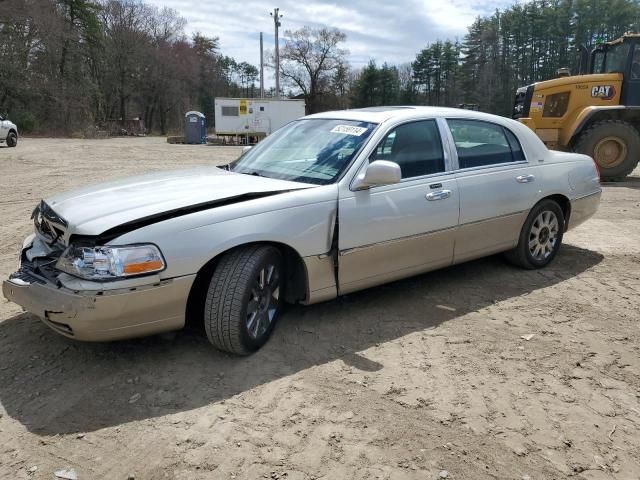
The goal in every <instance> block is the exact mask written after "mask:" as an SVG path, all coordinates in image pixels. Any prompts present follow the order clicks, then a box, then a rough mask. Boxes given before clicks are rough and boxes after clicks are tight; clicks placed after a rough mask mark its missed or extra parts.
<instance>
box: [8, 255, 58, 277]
mask: <svg viewBox="0 0 640 480" xmlns="http://www.w3.org/2000/svg"><path fill="white" fill-rule="evenodd" d="M58 256H59V255H57V256H49V257H37V258H34V259H33V260H29V259H28V258H27V257H26V255H25V254H24V253H23V254H22V259H21V262H20V268H19V269H18V271H17V272H14V273H12V274H11V275H10V276H9V278H10V279H14V278H17V279H20V280H22V281H24V282H27V283H41V284H46V283H47V282H49V283H53V284H54V285H55V284H57V283H58V275H60V271H59V270H57V269H56V268H55V263H56V261H57V260H58Z"/></svg>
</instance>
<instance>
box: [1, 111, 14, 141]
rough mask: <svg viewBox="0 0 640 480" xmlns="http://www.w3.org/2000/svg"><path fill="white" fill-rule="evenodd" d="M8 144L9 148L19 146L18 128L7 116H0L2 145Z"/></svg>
mask: <svg viewBox="0 0 640 480" xmlns="http://www.w3.org/2000/svg"><path fill="white" fill-rule="evenodd" d="M5 142H6V143H7V146H9V147H15V146H17V145H18V127H16V124H15V123H13V122H11V121H9V120H8V119H7V117H6V116H5V115H0V145H2V144H3V143H5Z"/></svg>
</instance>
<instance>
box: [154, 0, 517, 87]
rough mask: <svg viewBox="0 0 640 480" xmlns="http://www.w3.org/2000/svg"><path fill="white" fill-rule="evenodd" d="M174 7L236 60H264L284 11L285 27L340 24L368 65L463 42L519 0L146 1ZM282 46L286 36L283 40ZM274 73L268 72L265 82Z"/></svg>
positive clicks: (190, 27) (357, 63)
mask: <svg viewBox="0 0 640 480" xmlns="http://www.w3.org/2000/svg"><path fill="white" fill-rule="evenodd" d="M147 1H149V2H150V3H152V4H155V5H157V6H158V7H169V8H172V9H174V10H176V11H177V12H178V13H179V14H180V15H181V16H182V17H184V18H185V19H186V20H187V22H188V24H187V33H189V34H191V33H193V32H201V33H202V34H204V35H207V36H213V37H219V38H220V47H221V52H222V53H223V54H224V55H228V56H230V57H233V58H235V59H236V60H237V61H245V62H249V63H251V64H253V65H256V66H259V64H260V47H259V36H260V32H261V31H262V32H264V45H265V50H273V46H274V24H273V20H272V18H271V17H270V16H269V13H270V12H272V11H273V8H274V7H278V8H279V9H280V13H281V14H282V16H283V18H282V19H281V23H282V27H281V30H280V36H281V37H282V36H283V34H284V31H285V30H296V29H299V28H301V27H303V26H305V25H307V26H310V27H320V26H328V27H336V28H338V29H340V30H341V31H343V32H344V33H346V34H347V42H346V44H345V45H344V48H346V49H348V50H349V52H350V53H349V56H348V59H349V62H350V63H351V65H352V66H353V67H355V68H359V67H363V66H364V65H366V64H367V63H368V62H369V60H370V59H375V60H376V62H377V63H378V64H382V63H383V62H385V61H386V62H389V63H390V64H395V65H398V64H402V63H405V62H410V61H412V60H413V59H414V58H415V55H416V53H417V52H418V51H420V50H421V49H422V48H424V47H425V46H426V45H427V43H430V42H434V41H436V40H438V39H441V40H445V39H451V40H455V39H456V38H458V39H460V40H462V39H463V37H464V35H465V34H466V33H467V27H468V26H469V25H470V24H471V23H472V22H473V21H474V19H475V18H476V17H477V16H478V15H487V14H491V13H492V12H493V11H495V9H496V8H504V7H507V6H509V5H511V4H513V3H515V1H516V0H422V1H420V0H397V1H375V0H344V1H342V2H332V1H324V0H272V1H271V2H266V1H258V0H244V1H241V2H238V1H237V0H236V1H229V0H227V1H211V0H147ZM280 41H281V45H282V38H281V40H280ZM270 75H271V73H269V72H265V84H270V83H272V82H271V78H270Z"/></svg>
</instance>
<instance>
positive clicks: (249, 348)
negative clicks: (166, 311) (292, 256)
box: [204, 245, 284, 355]
mask: <svg viewBox="0 0 640 480" xmlns="http://www.w3.org/2000/svg"><path fill="white" fill-rule="evenodd" d="M283 265H284V263H283V261H282V255H281V254H280V251H279V250H278V249H276V248H274V247H271V246H266V245H255V246H248V247H243V248H239V249H237V250H233V251H231V252H229V253H227V254H225V255H224V256H223V257H222V258H221V259H220V262H219V263H218V265H217V267H216V269H215V271H214V273H213V275H212V277H211V282H210V284H209V289H208V291H207V299H206V303H205V308H204V327H205V331H206V332H207V337H208V338H209V341H210V342H211V343H212V344H213V346H215V347H216V348H218V349H219V350H223V351H226V352H229V353H234V354H236V355H248V354H250V353H252V352H254V351H256V350H258V349H259V348H260V347H261V346H262V345H264V344H265V342H266V341H267V340H268V339H269V336H270V335H271V332H272V330H273V327H274V326H275V323H276V321H277V320H278V317H279V316H280V313H281V310H282V307H283V298H284V297H283V295H282V285H283V279H284V275H283Z"/></svg>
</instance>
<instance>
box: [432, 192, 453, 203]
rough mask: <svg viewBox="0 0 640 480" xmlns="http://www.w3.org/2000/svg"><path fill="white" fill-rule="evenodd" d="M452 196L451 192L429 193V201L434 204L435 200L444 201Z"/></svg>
mask: <svg viewBox="0 0 640 480" xmlns="http://www.w3.org/2000/svg"><path fill="white" fill-rule="evenodd" d="M450 196H451V190H440V191H439V192H430V193H427V200H429V201H430V202H433V201H435V200H444V199H445V198H449V197H450Z"/></svg>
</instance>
